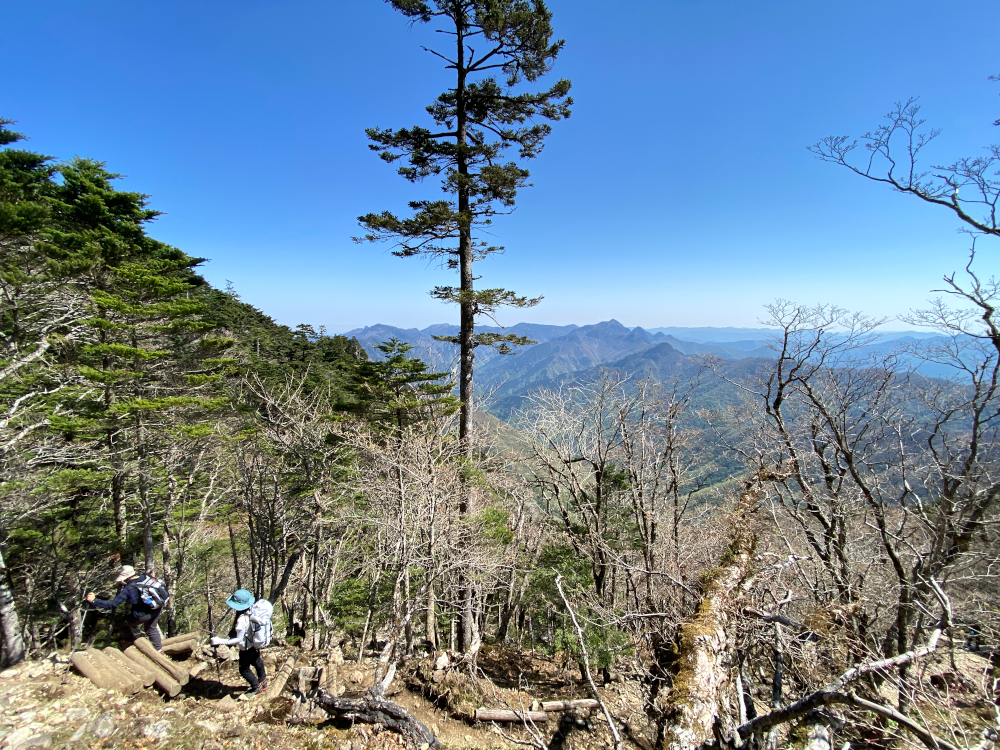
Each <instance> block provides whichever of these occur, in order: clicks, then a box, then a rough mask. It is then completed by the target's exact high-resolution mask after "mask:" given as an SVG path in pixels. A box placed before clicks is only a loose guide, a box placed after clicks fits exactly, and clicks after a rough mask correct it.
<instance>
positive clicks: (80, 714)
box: [66, 708, 90, 721]
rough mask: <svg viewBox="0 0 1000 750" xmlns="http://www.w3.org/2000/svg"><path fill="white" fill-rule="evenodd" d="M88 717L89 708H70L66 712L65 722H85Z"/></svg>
mask: <svg viewBox="0 0 1000 750" xmlns="http://www.w3.org/2000/svg"><path fill="white" fill-rule="evenodd" d="M89 717H90V709H89V708H70V709H67V711H66V721H86V720H87V719H88V718H89Z"/></svg>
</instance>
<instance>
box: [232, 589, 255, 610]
mask: <svg viewBox="0 0 1000 750" xmlns="http://www.w3.org/2000/svg"><path fill="white" fill-rule="evenodd" d="M253 603H254V598H253V594H251V593H250V592H249V591H247V590H246V589H239V590H238V591H235V592H234V593H233V595H232V596H231V597H229V598H228V599H226V604H228V605H229V606H230V607H232V608H233V609H235V610H236V611H237V612H242V611H243V610H245V609H250V607H252V606H253Z"/></svg>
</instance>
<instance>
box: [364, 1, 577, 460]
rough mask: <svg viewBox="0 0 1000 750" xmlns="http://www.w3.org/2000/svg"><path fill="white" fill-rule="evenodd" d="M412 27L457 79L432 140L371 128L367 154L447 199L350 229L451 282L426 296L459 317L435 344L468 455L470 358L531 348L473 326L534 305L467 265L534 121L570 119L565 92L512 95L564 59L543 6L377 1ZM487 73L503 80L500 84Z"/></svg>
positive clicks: (512, 180) (536, 128)
mask: <svg viewBox="0 0 1000 750" xmlns="http://www.w3.org/2000/svg"><path fill="white" fill-rule="evenodd" d="M387 1H388V2H389V4H390V5H392V7H393V8H395V9H396V10H397V11H399V12H400V13H402V14H403V15H404V16H406V17H407V18H408V19H411V21H413V22H420V23H431V22H437V23H439V25H440V28H438V29H436V30H437V31H440V32H443V33H444V34H446V35H448V36H451V37H452V38H453V40H454V47H452V49H451V51H437V50H429V51H430V52H431V53H432V54H434V55H435V56H437V57H439V58H441V59H442V60H443V61H444V62H445V63H446V67H447V68H448V69H451V70H454V71H455V84H454V87H452V88H450V89H448V90H447V91H445V92H444V93H443V94H441V95H440V96H439V97H438V98H437V100H436V101H435V102H434V103H433V104H431V105H430V106H428V107H427V112H428V114H430V116H431V119H432V120H433V121H434V124H435V130H436V131H437V132H432V131H431V130H429V129H427V128H424V127H421V126H414V127H412V128H401V129H399V130H393V129H380V128H370V129H368V130H367V131H366V132H367V135H368V138H369V140H370V141H371V144H370V145H369V148H371V149H372V150H373V151H376V152H378V154H379V156H380V157H381V158H382V160H383V161H386V162H388V163H390V164H392V163H394V162H397V161H399V160H403V165H402V166H400V167H399V169H398V172H399V174H400V175H401V176H402V177H404V178H405V179H407V180H409V181H410V182H418V181H421V180H423V179H425V178H427V177H432V176H438V177H441V179H442V185H443V188H444V190H445V192H446V193H447V194H449V195H450V196H451V197H450V198H449V199H448V200H430V199H428V200H418V201H412V202H411V203H410V208H411V209H413V213H412V214H411V215H410V216H409V217H403V218H401V217H398V216H396V215H395V214H393V213H391V212H389V211H384V212H382V213H370V214H367V215H365V216H361V217H359V221H360V223H361V225H362V227H363V228H364V229H365V230H366V234H365V235H364V237H361V238H358V239H359V241H383V240H388V241H391V242H394V243H395V246H396V249H395V250H394V251H393V252H394V254H395V255H397V256H400V257H410V256H416V255H425V256H430V257H432V258H438V259H442V260H443V261H444V262H445V264H446V265H447V266H448V268H450V269H453V270H457V271H458V273H459V285H458V286H457V287H454V286H439V287H435V288H434V289H433V290H432V291H431V294H432V296H434V297H435V298H437V299H440V300H442V301H446V302H453V303H456V304H457V305H458V306H459V308H460V332H459V335H458V336H455V337H440V338H441V339H442V340H449V341H452V342H453V343H456V344H458V345H459V347H460V375H459V396H460V399H461V401H462V411H461V418H460V428H459V431H460V437H461V439H462V440H463V441H464V442H465V444H466V446H467V447H466V449H467V450H468V440H467V438H468V436H469V430H470V428H471V421H470V418H471V413H472V400H473V359H474V354H475V349H476V347H478V346H483V345H486V346H493V347H495V348H496V349H497V350H498V351H500V352H501V353H503V354H506V353H510V352H511V347H512V346H517V345H523V344H527V343H529V342H528V340H527V339H525V338H523V337H518V336H515V335H512V334H511V335H502V334H493V333H487V334H479V335H478V336H477V335H476V334H475V321H476V318H477V316H481V315H486V316H492V315H494V314H495V312H496V311H497V309H498V308H500V307H502V306H513V307H530V306H532V305H535V304H537V303H538V302H539V300H540V299H541V298H540V297H538V298H528V297H525V296H519V295H517V294H516V293H514V292H512V291H510V290H508V289H476V288H475V281H476V279H477V278H478V277H476V276H475V275H474V273H473V265H474V263H475V262H476V261H479V260H482V259H484V258H486V257H488V256H490V255H492V254H493V253H497V252H500V251H502V250H503V248H502V247H499V246H496V245H491V244H489V242H488V241H487V240H484V239H483V237H484V235H485V234H486V232H485V231H484V230H485V229H486V228H487V227H489V226H490V224H491V223H492V220H493V217H494V216H496V215H497V214H498V213H505V212H506V213H509V212H510V211H511V210H512V209H513V207H514V203H515V198H516V196H517V191H518V189H520V188H522V187H525V186H527V185H528V176H529V174H528V171H527V170H526V169H525V168H524V167H522V166H521V165H519V164H518V162H517V161H516V160H514V159H510V160H509V161H503V160H504V159H508V158H510V157H509V156H508V151H509V150H510V149H512V148H514V149H516V151H517V158H519V159H520V160H521V161H524V160H527V159H532V158H534V157H535V156H537V155H538V153H539V152H540V151H541V149H542V142H543V141H544V139H545V137H546V136H547V135H548V134H549V132H550V131H551V126H550V125H548V124H547V123H540V122H537V120H540V119H541V120H560V119H562V118H564V117H568V116H569V114H570V110H569V107H570V105H571V104H572V99H571V98H570V97H569V96H568V93H569V89H570V82H569V81H567V80H560V81H558V82H557V83H556V84H555V85H554V86H552V87H551V88H550V89H548V90H545V91H541V92H537V93H524V92H521V91H519V89H518V85H519V84H522V83H523V82H525V81H527V82H529V83H530V82H534V81H536V80H537V79H538V78H539V77H541V76H543V75H545V74H546V73H548V72H549V70H550V69H551V67H552V64H553V62H554V60H555V58H556V56H557V55H558V54H559V51H560V50H561V49H562V47H563V41H562V40H559V41H555V42H553V41H552V25H551V18H552V14H551V13H550V12H549V10H548V8H547V7H546V6H545V3H544V2H543V1H542V0H532V1H531V2H528V1H527V0H431V1H429V2H425V1H424V0H387ZM495 71H499V72H500V73H502V74H503V79H502V80H498V78H497V77H496V76H495V75H494V72H495Z"/></svg>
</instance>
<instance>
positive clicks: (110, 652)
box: [104, 646, 156, 688]
mask: <svg viewBox="0 0 1000 750" xmlns="http://www.w3.org/2000/svg"><path fill="white" fill-rule="evenodd" d="M104 655H105V656H106V657H107V658H109V659H110V660H111V661H113V662H114V663H115V665H116V666H117V667H118V668H119V669H120V670H122V671H123V672H128V673H129V674H130V675H132V676H133V677H135V678H136V679H138V680H141V681H142V686H143V687H144V688H148V687H149V686H150V685H152V684H153V683H154V682H156V676H155V675H154V674H153V673H152V672H150V671H149V670H148V669H143V668H142V667H140V666H139V665H138V664H136V663H135V662H134V661H132V660H131V659H126V658H125V655H124V654H123V653H122V652H121V651H119V650H118V649H116V648H112V647H111V646H108V647H107V648H105V649H104Z"/></svg>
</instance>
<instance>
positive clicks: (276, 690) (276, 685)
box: [264, 656, 295, 700]
mask: <svg viewBox="0 0 1000 750" xmlns="http://www.w3.org/2000/svg"><path fill="white" fill-rule="evenodd" d="M294 668H295V657H294V656H289V657H288V658H287V659H285V663H284V664H282V665H281V669H279V670H278V672H277V674H275V675H274V680H273V681H272V682H271V687H269V688H268V689H267V692H266V693H264V698H265V700H272V699H274V698H277V697H278V696H279V695H281V691H282V690H284V689H285V683H286V682H288V678H289V677H290V676H291V674H292V669H294Z"/></svg>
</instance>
